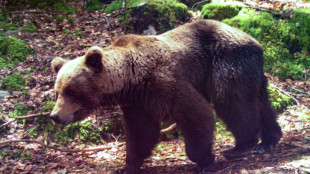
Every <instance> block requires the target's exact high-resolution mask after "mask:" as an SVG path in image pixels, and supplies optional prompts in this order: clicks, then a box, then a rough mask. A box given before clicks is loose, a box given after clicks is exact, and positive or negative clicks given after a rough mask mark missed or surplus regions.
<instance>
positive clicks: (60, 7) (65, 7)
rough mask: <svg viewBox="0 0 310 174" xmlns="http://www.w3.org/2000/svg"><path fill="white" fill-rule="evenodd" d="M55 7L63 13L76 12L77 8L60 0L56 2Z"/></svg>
mask: <svg viewBox="0 0 310 174" xmlns="http://www.w3.org/2000/svg"><path fill="white" fill-rule="evenodd" d="M54 8H55V9H56V10H57V11H59V12H62V13H75V12H76V10H75V9H74V8H73V7H70V6H69V5H67V3H65V2H63V1H58V2H56V3H55V4H54Z"/></svg>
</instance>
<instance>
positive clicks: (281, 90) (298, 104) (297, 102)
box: [270, 84, 300, 106]
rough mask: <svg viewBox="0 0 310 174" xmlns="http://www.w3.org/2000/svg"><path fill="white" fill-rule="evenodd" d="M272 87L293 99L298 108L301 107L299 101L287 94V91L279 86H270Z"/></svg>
mask: <svg viewBox="0 0 310 174" xmlns="http://www.w3.org/2000/svg"><path fill="white" fill-rule="evenodd" d="M270 85H271V86H272V87H274V88H276V89H277V90H279V91H280V92H282V93H284V94H285V95H287V96H289V97H291V98H292V99H293V100H294V101H295V102H296V104H297V106H300V103H299V101H298V100H297V99H296V98H295V97H293V96H292V95H290V94H289V93H287V92H286V91H284V90H283V89H281V88H279V87H277V86H276V85H274V84H270Z"/></svg>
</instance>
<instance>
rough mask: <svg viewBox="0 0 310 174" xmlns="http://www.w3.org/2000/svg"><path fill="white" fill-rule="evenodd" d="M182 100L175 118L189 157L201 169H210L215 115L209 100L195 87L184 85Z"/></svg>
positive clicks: (179, 102)
mask: <svg viewBox="0 0 310 174" xmlns="http://www.w3.org/2000/svg"><path fill="white" fill-rule="evenodd" d="M182 87H183V88H185V89H183V90H181V91H180V93H179V94H178V98H179V99H180V100H178V101H176V103H175V105H174V114H173V118H174V119H175V121H176V123H177V125H178V127H179V128H180V129H181V132H182V134H183V137H184V142H185V151H186V155H187V156H188V158H189V159H190V160H191V161H193V162H195V163H197V166H198V167H199V170H200V169H203V170H204V171H205V170H210V169H211V167H212V166H213V164H214V160H215V156H214V155H213V153H212V145H213V133H214V117H213V114H212V112H211V111H212V109H211V106H210V104H209V103H208V102H207V100H206V99H205V98H204V97H203V96H202V95H200V94H199V93H198V92H197V91H196V90H195V89H194V88H191V87H190V86H187V85H186V84H185V85H182Z"/></svg>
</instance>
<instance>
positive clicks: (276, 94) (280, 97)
mask: <svg viewBox="0 0 310 174" xmlns="http://www.w3.org/2000/svg"><path fill="white" fill-rule="evenodd" d="M268 93H269V100H270V102H271V105H272V107H273V109H274V110H275V111H276V112H280V111H282V110H283V109H286V108H287V107H288V106H289V105H292V104H294V103H295V102H294V100H293V99H292V98H290V97H289V96H286V95H284V94H282V93H281V92H280V91H278V90H276V88H274V87H272V86H270V85H269V86H268Z"/></svg>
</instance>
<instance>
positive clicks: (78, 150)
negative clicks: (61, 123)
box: [0, 139, 125, 153]
mask: <svg viewBox="0 0 310 174" xmlns="http://www.w3.org/2000/svg"><path fill="white" fill-rule="evenodd" d="M21 142H24V143H37V144H40V145H41V146H43V148H49V149H54V150H57V151H61V152H72V153H75V152H88V151H98V150H106V149H111V148H112V146H105V147H94V148H87V149H67V148H60V147H56V146H49V145H45V144H44V143H43V142H41V141H36V140H29V139H17V140H5V141H0V146H1V145H4V144H9V143H21ZM124 144H125V142H124V143H119V144H117V145H116V147H120V146H123V145H124Z"/></svg>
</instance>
